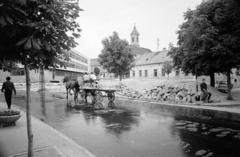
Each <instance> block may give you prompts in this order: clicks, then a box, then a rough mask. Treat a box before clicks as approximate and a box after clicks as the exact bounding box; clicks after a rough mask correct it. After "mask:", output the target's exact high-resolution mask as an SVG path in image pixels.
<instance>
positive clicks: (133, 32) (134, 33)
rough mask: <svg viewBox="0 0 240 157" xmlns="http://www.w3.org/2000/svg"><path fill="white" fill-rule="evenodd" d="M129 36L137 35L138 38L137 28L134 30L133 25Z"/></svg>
mask: <svg viewBox="0 0 240 157" xmlns="http://www.w3.org/2000/svg"><path fill="white" fill-rule="evenodd" d="M131 35H137V36H139V32H138V31H137V28H136V26H135V25H134V27H133V31H132V33H131Z"/></svg>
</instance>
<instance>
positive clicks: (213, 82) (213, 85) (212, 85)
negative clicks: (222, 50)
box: [210, 73, 215, 87]
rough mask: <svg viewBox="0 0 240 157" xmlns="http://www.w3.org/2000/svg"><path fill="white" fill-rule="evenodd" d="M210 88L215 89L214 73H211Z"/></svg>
mask: <svg viewBox="0 0 240 157" xmlns="http://www.w3.org/2000/svg"><path fill="white" fill-rule="evenodd" d="M210 86H211V87H215V76H214V73H210Z"/></svg>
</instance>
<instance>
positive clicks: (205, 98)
mask: <svg viewBox="0 0 240 157" xmlns="http://www.w3.org/2000/svg"><path fill="white" fill-rule="evenodd" d="M200 89H201V92H202V95H201V100H202V101H203V102H211V101H210V98H211V96H212V94H211V93H210V92H209V91H208V90H207V84H206V82H205V79H202V83H201V84H200Z"/></svg>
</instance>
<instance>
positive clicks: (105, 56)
mask: <svg viewBox="0 0 240 157" xmlns="http://www.w3.org/2000/svg"><path fill="white" fill-rule="evenodd" d="M102 44H103V46H104V48H103V50H102V53H101V54H100V55H99V61H100V64H101V65H102V66H103V68H105V69H107V71H108V72H110V73H115V74H117V75H119V76H120V80H121V79H122V76H123V75H125V74H126V73H128V72H129V71H130V69H131V68H132V67H133V65H134V55H133V54H132V53H131V49H130V47H129V44H128V42H127V41H126V40H122V39H120V38H119V36H118V34H117V33H116V32H114V33H113V35H112V36H110V37H109V38H106V39H104V40H103V41H102Z"/></svg>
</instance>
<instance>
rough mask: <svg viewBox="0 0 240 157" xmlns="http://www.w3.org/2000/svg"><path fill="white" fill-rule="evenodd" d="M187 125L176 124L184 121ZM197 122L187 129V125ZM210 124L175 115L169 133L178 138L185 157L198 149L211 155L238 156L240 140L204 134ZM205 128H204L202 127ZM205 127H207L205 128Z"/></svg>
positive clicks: (210, 156)
mask: <svg viewBox="0 0 240 157" xmlns="http://www.w3.org/2000/svg"><path fill="white" fill-rule="evenodd" d="M185 122H186V124H187V125H181V126H180V125H177V124H181V123H185ZM192 124H197V125H196V127H195V129H192V130H191V129H189V127H188V125H190V126H191V125H192ZM209 127H210V128H212V126H211V125H208V124H206V123H202V122H195V121H190V120H189V119H186V118H180V117H177V118H176V119H175V121H173V123H172V125H171V134H172V135H173V136H178V137H179V139H180V141H181V142H180V146H181V148H182V151H183V152H184V154H185V155H186V157H191V156H195V153H196V152H197V151H199V150H205V151H207V153H209V152H212V153H213V154H212V155H209V157H213V156H224V157H225V156H227V157H236V156H240V150H239V148H238V147H239V145H240V141H237V140H232V139H231V138H228V137H224V138H218V137H216V136H213V135H211V134H208V135H205V134H204V133H206V132H208V130H209ZM203 128H205V129H203ZM206 128H207V129H206Z"/></svg>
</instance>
